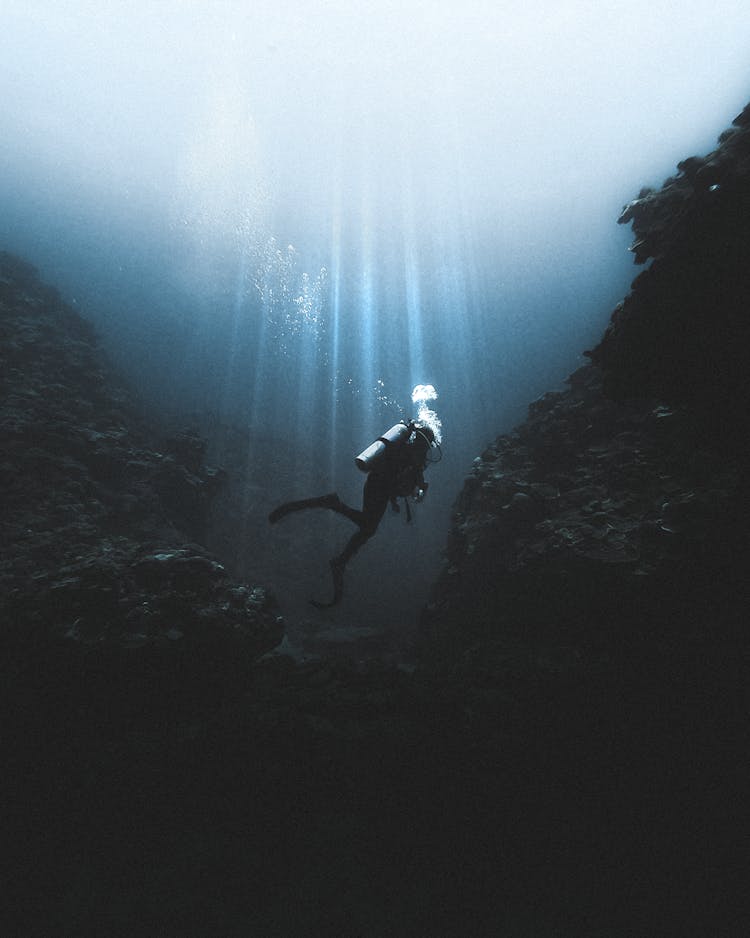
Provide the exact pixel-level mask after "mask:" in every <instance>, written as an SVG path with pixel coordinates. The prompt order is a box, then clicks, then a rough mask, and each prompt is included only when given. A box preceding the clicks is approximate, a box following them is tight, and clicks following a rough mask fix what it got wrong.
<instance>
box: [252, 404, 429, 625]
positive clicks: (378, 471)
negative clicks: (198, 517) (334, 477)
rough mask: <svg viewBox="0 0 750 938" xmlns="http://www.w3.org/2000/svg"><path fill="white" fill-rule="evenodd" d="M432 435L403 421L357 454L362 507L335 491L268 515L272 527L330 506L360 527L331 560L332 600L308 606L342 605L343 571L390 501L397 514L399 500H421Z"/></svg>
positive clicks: (418, 425)
mask: <svg viewBox="0 0 750 938" xmlns="http://www.w3.org/2000/svg"><path fill="white" fill-rule="evenodd" d="M436 445H437V444H436V443H435V434H434V433H433V431H432V430H431V429H430V428H429V427H428V426H423V425H421V424H419V423H415V422H414V421H412V422H411V423H408V424H407V423H405V422H401V423H398V424H396V425H395V426H393V427H391V429H390V430H387V431H386V432H385V433H384V434H383V436H381V437H379V438H378V439H377V440H376V441H375V442H374V443H373V444H372V445H371V446H369V447H368V448H367V449H366V450H364V451H363V452H362V453H360V455H359V456H357V459H356V463H357V466H358V467H359V468H360V469H362V470H363V471H364V472H367V479H366V480H365V486H364V491H363V493H362V509H361V511H360V510H358V509H356V508H350V507H349V506H348V505H346V504H344V502H342V501H341V499H340V498H339V497H338V495H337V494H336V493H335V492H332V493H331V494H330V495H321V496H319V497H317V498H305V499H302V500H301V501H294V502H284V504H283V505H279V506H278V508H274V510H273V511H272V512H271V514H270V515H269V516H268V520H269V521H270V523H271V524H276V522H277V521H281V519H282V518H284V517H286V515H288V514H290V513H291V512H293V511H304V510H305V509H306V508H328V509H330V510H331V511H335V512H336V513H337V514H339V515H343V516H344V517H345V518H348V519H349V520H350V521H353V522H354V524H356V525H357V527H358V528H359V530H358V531H355V533H354V534H353V535H352V536H351V537H350V538H349V541H348V543H347V545H346V547H344V550H343V551H342V552H341V553H340V554H339V555H338V557H334V558H333V559H332V560H331V561H330V566H331V574H332V576H333V599H332V600H331V602H329V603H321V602H316V601H315V600H314V599H311V600H310V602H311V603H312V604H313V606H316V607H317V608H318V609H328V608H330V607H331V606H335V605H336V604H337V603H339V602H340V601H341V597H342V596H343V592H344V568H345V567H346V565H347V563H348V562H349V561H350V560H351V558H352V557H353V556H354V555H355V554H356V553H357V551H358V550H359V549H360V547H362V545H363V544H364V543H365V542H366V541H368V540H369V539H370V538H371V537H372V536H373V534H374V533H375V532H376V531H377V529H378V525H379V524H380V521H381V519H382V517H383V515H384V514H385V510H386V508H387V507H388V503H389V502H390V504H391V507H392V508H393V510H394V511H396V512H398V511H400V508H399V505H398V502H397V499H398V498H404V499H407V498H409V497H412V498H415V499H416V500H417V501H421V500H422V498H423V497H424V494H425V492H426V491H427V488H428V483H427V482H425V480H424V470H425V467H426V465H427V462H428V460H427V455H428V453H429V451H430V449H431V448H432V447H433V446H436ZM406 520H407V521H411V510H410V508H409V503H408V501H406Z"/></svg>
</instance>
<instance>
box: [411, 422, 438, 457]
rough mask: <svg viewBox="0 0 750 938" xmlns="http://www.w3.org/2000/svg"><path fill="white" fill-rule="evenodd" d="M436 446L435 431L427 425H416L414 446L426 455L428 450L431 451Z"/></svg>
mask: <svg viewBox="0 0 750 938" xmlns="http://www.w3.org/2000/svg"><path fill="white" fill-rule="evenodd" d="M434 444H435V432H434V430H432V428H431V427H428V426H426V425H425V424H421V423H415V424H414V441H413V445H414V446H416V447H418V448H419V449H420V450H422V451H423V452H424V453H427V452H428V450H430V449H431V448H432V446H433V445H434Z"/></svg>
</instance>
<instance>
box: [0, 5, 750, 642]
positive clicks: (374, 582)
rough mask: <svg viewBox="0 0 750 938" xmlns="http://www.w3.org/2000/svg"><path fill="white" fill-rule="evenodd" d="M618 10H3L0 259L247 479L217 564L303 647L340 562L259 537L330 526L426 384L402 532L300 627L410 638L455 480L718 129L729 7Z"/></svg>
mask: <svg viewBox="0 0 750 938" xmlns="http://www.w3.org/2000/svg"><path fill="white" fill-rule="evenodd" d="M210 6H211V5H209V7H210ZM605 6H606V5H605ZM636 6H637V5H636ZM643 6H644V10H647V11H648V22H649V24H650V25H649V28H648V30H646V29H644V27H643V20H642V19H640V18H639V16H638V15H637V14H638V11H637V10H633V9H632V5H631V6H629V7H628V10H627V12H625V11H624V10H621V9H620V7H619V5H613V9H612V10H610V11H607V10H605V9H604V8H599V7H597V9H596V11H594V10H592V9H591V8H590V7H589V6H588V5H587V4H569V5H565V8H564V9H562V10H557V8H555V12H550V8H549V5H547V4H542V5H541V8H540V9H539V10H528V11H526V12H525V13H524V14H517V15H516V17H515V18H514V17H512V16H510V15H509V14H507V13H506V14H503V15H501V14H500V13H498V12H496V11H495V8H494V6H493V5H486V6H485V5H484V4H477V5H476V7H475V8H474V7H472V8H470V9H469V10H467V11H459V10H452V9H449V8H447V7H446V8H443V7H442V6H440V7H438V8H433V7H432V6H431V7H430V8H429V9H428V8H427V7H426V6H423V5H421V4H418V3H413V4H407V5H406V6H405V7H403V6H399V7H398V9H396V8H395V7H394V8H392V9H391V8H390V7H389V6H388V5H385V6H384V7H383V8H382V9H380V7H378V10H377V11H375V10H372V9H371V8H370V6H369V5H367V6H363V7H362V8H361V9H359V8H357V6H356V5H354V6H350V5H347V6H346V7H342V8H341V9H338V10H336V9H334V8H332V7H329V6H326V7H325V9H323V8H321V10H320V11H313V10H311V9H310V8H309V5H296V4H291V5H287V4H285V5H283V10H282V9H277V8H276V7H275V6H273V5H268V6H267V7H264V6H263V5H261V6H258V5H253V7H252V12H247V10H246V6H245V5H244V4H222V5H221V8H218V7H217V8H215V9H214V8H213V7H211V9H209V8H208V7H207V8H206V9H205V10H204V11H202V12H196V11H195V10H190V11H186V10H185V8H184V7H183V6H182V5H181V4H172V3H166V4H159V5H158V6H154V5H150V4H149V5H144V7H143V9H142V10H141V11H140V12H139V11H137V10H134V9H133V8H132V5H128V6H127V7H126V6H125V5H123V6H122V7H114V8H109V7H108V8H107V9H106V10H100V9H99V8H98V7H96V8H95V7H93V6H92V7H91V9H87V8H86V4H80V3H76V4H69V5H66V4H65V3H63V4H59V5H54V6H52V5H47V6H45V5H42V6H32V7H29V6H28V5H27V4H22V3H16V2H11V3H10V4H9V5H6V9H5V12H4V28H3V34H2V37H0V61H1V62H2V65H0V81H2V85H3V94H2V99H3V105H2V109H0V141H2V143H0V172H1V176H0V241H1V242H2V244H1V245H0V246H2V247H3V248H4V249H7V250H11V251H14V252H15V253H19V254H22V255H24V256H26V257H27V258H28V259H29V260H30V261H31V262H32V263H34V264H35V265H37V266H38V267H39V268H40V269H41V273H42V275H43V276H44V277H45V279H47V280H49V281H51V282H53V283H55V284H56V285H58V286H59V287H60V288H61V290H62V292H63V293H64V295H65V297H66V299H68V301H69V302H71V303H73V304H74V305H75V306H76V307H77V308H78V309H79V310H80V311H81V313H82V314H83V315H84V316H86V317H88V318H90V319H92V320H93V321H94V322H95V324H96V325H97V327H98V329H99V331H100V333H101V336H102V339H103V342H104V345H105V347H106V349H107V351H108V352H109V353H110V355H111V356H112V358H113V359H114V360H115V361H116V363H117V364H118V365H119V366H120V367H121V368H122V369H123V370H124V371H125V373H126V374H127V375H128V377H129V378H130V380H131V381H132V382H133V383H134V384H135V385H136V386H137V387H138V388H139V391H140V392H141V394H142V396H143V398H144V400H145V401H146V402H147V403H148V404H149V406H151V407H153V408H154V409H155V410H156V411H157V412H160V413H163V414H165V415H168V416H170V417H173V418H174V419H177V420H181V419H183V418H184V419H185V420H195V421H197V422H198V423H199V425H200V426H201V429H202V430H203V432H205V433H207V434H208V435H209V436H210V437H211V446H212V454H213V455H214V456H215V458H217V459H218V460H222V459H225V458H226V457H227V456H228V454H229V453H230V451H231V452H232V453H233V454H234V455H235V456H236V455H237V449H238V447H240V448H241V447H242V446H243V445H244V446H245V447H246V453H245V455H244V456H242V458H241V460H240V462H243V463H244V465H245V479H244V481H243V483H242V486H241V489H242V493H241V499H240V502H239V504H240V508H241V510H242V511H245V512H246V517H243V518H242V519H240V520H239V521H237V523H236V525H235V527H231V526H229V528H227V531H226V533H225V543H224V545H223V549H224V550H225V551H226V552H227V553H230V554H233V556H234V561H235V563H236V564H237V565H238V566H240V567H241V568H242V570H241V572H242V573H243V574H244V575H246V576H248V577H253V576H260V577H263V578H265V579H268V580H270V581H271V584H272V585H275V586H276V587H277V588H278V589H279V590H280V591H281V594H282V596H283V597H284V599H283V602H284V603H286V604H287V607H288V608H287V612H290V611H293V612H294V614H295V615H296V616H297V617H298V618H300V617H301V618H302V619H304V620H305V621H307V617H309V613H308V612H307V611H306V610H307V607H306V601H307V598H308V597H309V594H310V592H311V591H317V592H318V593H319V592H320V591H321V590H323V591H325V590H327V589H328V588H329V586H328V583H327V575H328V574H327V559H328V557H329V556H331V555H332V554H333V553H334V552H335V551H336V550H338V549H339V548H340V545H341V544H342V543H343V542H344V540H345V539H346V537H348V535H349V533H350V531H349V530H348V529H347V527H346V522H344V521H343V520H342V519H340V518H339V519H332V518H328V517H323V516H321V515H320V514H317V515H316V517H315V518H314V519H308V520H306V521H305V522H304V523H303V522H301V521H296V520H295V521H290V522H289V523H288V525H287V527H285V528H284V529H283V530H282V529H281V528H279V529H278V531H274V532H269V531H268V530H267V529H266V528H265V527H264V518H265V516H266V515H267V513H268V510H270V508H271V507H273V505H274V504H275V503H276V502H277V501H278V500H280V499H285V498H295V497H305V496H308V495H313V494H322V493H324V492H328V491H333V490H337V491H338V492H339V493H340V495H341V496H342V497H343V498H345V499H346V500H347V501H349V502H351V503H357V502H358V500H359V497H360V494H359V493H360V489H361V485H362V482H363V477H362V476H361V475H360V474H359V473H358V472H357V470H356V469H355V467H354V464H353V457H354V455H356V453H358V452H359V451H360V450H361V449H362V448H363V447H364V446H366V445H367V444H368V443H369V442H370V441H371V440H372V439H373V438H374V437H375V436H377V435H378V434H379V433H381V432H382V431H383V430H384V429H385V428H387V427H388V426H389V425H390V424H391V423H393V422H394V421H395V420H398V419H399V418H401V417H404V416H410V415H411V403H410V392H411V389H412V387H413V386H414V385H415V384H418V383H431V384H433V385H434V386H435V387H436V388H437V391H438V394H439V397H438V400H437V401H436V402H435V409H436V411H437V413H438V415H439V417H440V419H441V420H442V423H443V428H444V443H443V460H442V462H441V463H440V464H439V465H437V466H435V467H433V468H431V469H430V471H429V475H428V478H429V481H430V483H431V488H430V491H429V496H428V498H427V500H426V501H425V502H424V504H422V505H420V506H419V508H418V511H417V513H416V515H417V516H416V520H415V523H414V524H413V525H411V526H407V525H406V524H405V523H404V519H403V517H387V518H386V520H385V521H384V523H383V529H382V531H380V532H379V535H378V537H377V538H376V539H375V540H374V541H373V542H371V543H370V544H368V545H367V546H366V548H365V549H364V551H363V553H362V554H361V555H360V557H359V558H358V559H357V561H356V562H355V563H353V564H352V567H351V570H350V573H349V578H348V584H347V600H346V603H345V605H344V606H343V607H342V609H341V610H339V611H338V612H337V613H335V614H333V616H332V618H331V619H328V620H326V621H325V623H323V624H324V625H326V627H327V626H328V625H330V624H331V623H332V624H333V625H334V626H335V625H336V623H341V622H349V623H351V622H352V621H355V620H356V622H357V623H358V624H368V623H369V624H371V625H372V624H375V625H377V624H383V623H385V622H389V621H390V622H393V621H394V620H396V619H404V618H407V619H408V618H409V617H410V616H413V615H415V614H416V611H417V610H418V609H419V607H420V605H421V604H422V603H423V601H424V598H425V596H426V593H427V588H428V585H429V582H430V580H431V579H432V577H433V576H434V572H435V569H436V567H437V564H438V562H439V555H440V549H441V547H442V544H443V542H444V539H445V535H446V532H447V526H448V518H449V509H450V505H451V503H452V501H453V499H454V498H455V496H456V494H457V492H458V490H459V488H460V485H461V481H462V479H463V477H464V476H465V474H466V473H467V471H468V470H469V468H470V466H471V463H472V460H473V458H474V457H475V456H476V455H477V454H478V453H479V452H481V450H482V449H483V448H484V446H485V445H486V443H487V442H488V441H489V440H491V439H492V438H494V436H496V435H497V433H499V432H501V431H505V430H507V429H509V428H510V427H511V426H512V425H513V424H514V423H515V422H516V421H518V420H519V419H521V418H522V417H523V414H524V412H525V407H526V405H527V404H528V402H529V401H530V400H532V399H534V398H535V397H537V396H538V395H539V394H541V393H542V392H544V391H545V390H547V389H549V388H551V387H555V386H559V385H560V383H561V382H562V381H563V380H564V378H565V376H566V375H567V374H569V373H570V372H571V371H573V370H574V369H575V368H576V367H577V366H578V365H579V364H580V363H581V362H582V361H583V359H582V357H581V352H582V351H583V349H585V348H587V347H589V346H590V345H591V344H592V343H594V342H595V341H596V340H597V339H598V337H599V335H600V333H601V331H602V329H603V328H604V326H605V325H606V322H607V320H608V317H609V314H610V312H611V310H612V308H613V307H614V305H615V303H616V302H617V301H618V300H619V299H620V298H621V297H622V295H623V294H624V293H625V292H626V290H627V287H628V284H629V282H630V279H631V278H632V276H633V273H634V271H633V269H632V266H631V257H630V255H628V253H627V251H626V246H627V244H628V241H629V238H628V234H627V232H625V231H624V230H622V229H618V228H617V226H616V224H615V221H616V218H617V216H618V214H619V210H620V208H621V206H622V204H623V203H624V202H626V201H628V200H629V199H631V198H633V197H635V195H636V194H637V192H638V190H639V188H640V187H641V186H642V185H644V184H652V185H656V184H659V183H660V182H661V181H662V179H663V178H664V177H665V176H666V175H669V174H670V173H671V172H672V171H673V167H674V164H675V163H676V161H677V160H678V159H681V158H683V157H684V156H685V155H686V153H688V152H689V151H690V150H691V149H695V150H696V151H698V152H705V151H706V150H708V149H710V148H711V147H712V145H713V143H714V140H715V138H716V135H717V134H718V133H719V132H720V131H721V130H722V129H723V127H724V126H725V125H726V124H727V123H728V121H729V120H731V117H732V116H733V115H734V114H735V113H736V112H737V111H738V110H739V109H740V108H741V106H742V105H743V103H744V102H745V100H746V99H747V96H748V94H747V91H748V89H747V82H746V80H745V76H744V73H743V71H742V65H743V63H744V60H745V56H746V53H747V50H748V48H750V27H749V26H748V24H747V23H746V22H745V20H746V17H743V15H742V12H743V11H742V5H741V4H739V3H724V4H719V6H720V7H722V8H723V9H722V10H720V11H718V12H717V15H715V16H712V18H711V22H710V23H707V22H706V21H705V18H704V17H703V16H699V15H698V14H699V11H698V9H697V7H698V5H697V4H696V5H695V6H696V10H695V11H694V12H691V10H690V5H688V7H687V9H683V10H682V12H681V16H680V20H679V22H677V21H674V20H673V19H672V18H671V15H670V13H669V11H666V10H659V9H657V10H654V9H653V8H652V6H651V5H649V6H648V7H646V5H645V4H643ZM719 14H722V15H719ZM697 20H699V21H700V33H699V34H700V41H699V40H698V38H697V34H696V22H697ZM654 37H659V38H658V40H657V39H655V38H654ZM718 62H721V63H722V65H721V69H720V70H719V68H718V66H717V63H718ZM657 75H658V82H657V81H656V80H655V76H657ZM243 439H244V441H245V442H244V444H243V443H242V442H241V441H242V440H243ZM238 440H240V442H239V443H238ZM232 538H234V542H233V543H230V542H231V541H232ZM303 609H304V610H305V611H304V612H303ZM337 617H338V618H337ZM316 627H318V628H320V627H321V622H320V621H318V622H317V624H316V622H315V620H310V628H316Z"/></svg>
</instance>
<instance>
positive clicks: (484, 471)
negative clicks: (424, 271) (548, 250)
mask: <svg viewBox="0 0 750 938" xmlns="http://www.w3.org/2000/svg"><path fill="white" fill-rule="evenodd" d="M749 208H750V111H748V110H747V109H746V110H745V111H744V112H743V113H742V114H741V115H740V116H739V117H738V118H737V119H736V120H735V122H734V125H733V127H732V128H731V129H730V130H728V131H727V132H726V133H724V134H722V136H721V138H720V145H719V147H718V149H717V150H716V151H714V152H713V153H711V154H709V155H708V156H707V157H705V158H698V157H691V158H690V159H687V160H685V161H683V162H682V163H680V165H679V175H677V176H676V177H674V178H672V179H668V180H667V181H666V182H665V183H664V186H663V187H662V189H661V190H659V191H651V190H644V191H642V192H641V193H640V195H639V197H638V198H637V199H636V200H635V201H634V202H631V203H630V204H629V205H627V206H626V207H625V209H624V211H623V214H622V216H621V218H620V221H621V222H629V221H632V223H633V229H634V232H635V238H636V240H635V243H634V245H633V248H632V250H633V252H634V254H635V260H636V262H637V263H644V262H646V261H647V260H648V259H649V258H653V260H652V263H651V265H650V266H649V268H648V269H647V270H646V271H645V272H644V273H642V274H641V275H640V276H639V277H638V278H637V279H636V280H635V281H634V282H633V285H632V290H631V293H630V294H629V295H628V296H627V297H626V298H625V300H624V301H623V302H622V303H621V304H620V305H619V306H618V307H617V309H616V310H615V312H614V314H613V316H612V321H611V324H610V326H609V328H608V329H607V331H606V333H605V335H604V337H603V339H602V341H601V343H600V344H599V345H598V346H597V347H596V348H595V349H594V350H593V351H592V352H589V353H587V354H588V355H589V357H590V358H591V364H590V365H587V366H585V367H583V368H581V369H580V370H579V371H577V372H576V373H575V374H573V375H572V376H571V377H570V379H569V381H568V384H569V387H568V388H567V389H566V390H563V391H559V392H552V393H549V394H546V395H545V396H544V397H542V398H541V399H540V400H538V401H536V402H535V403H534V404H532V405H531V407H530V409H529V416H528V419H527V421H526V422H525V423H524V424H522V425H521V426H519V427H518V428H517V429H516V431H515V432H514V433H512V434H509V435H507V436H502V437H500V438H499V439H498V440H497V441H496V442H495V443H494V444H493V445H492V446H490V447H489V448H488V449H487V451H486V452H484V453H483V454H482V455H481V457H479V458H478V459H476V460H475V465H474V467H473V470H472V473H471V475H470V477H469V478H468V479H467V481H466V484H465V486H464V489H463V492H462V493H461V495H460V497H459V499H458V501H457V503H456V510H455V515H454V519H453V526H452V531H451V535H450V541H449V545H448V551H447V565H446V568H445V570H444V572H443V574H442V576H441V577H440V581H439V583H438V585H437V588H436V590H435V592H434V596H433V601H432V604H431V606H430V608H429V609H428V610H427V612H426V614H425V631H426V634H427V635H428V636H429V644H430V645H431V646H433V647H432V651H433V652H434V651H435V647H434V643H435V642H437V643H438V644H442V645H443V646H444V651H445V653H446V654H448V656H449V657H450V656H455V655H456V654H460V653H461V652H462V651H463V652H465V653H467V654H469V655H470V656H473V657H474V658H477V657H478V658H482V657H483V656H486V655H488V654H491V655H492V656H494V657H497V658H498V659H499V660H505V661H507V662H512V661H515V662H516V663H517V662H520V661H533V662H536V664H538V665H541V666H545V665H546V666H547V667H560V668H570V667H586V666H594V665H597V664H602V663H604V662H610V663H612V662H613V661H615V660H618V659H621V658H622V657H623V656H625V657H633V656H635V657H639V658H643V657H648V656H651V655H669V654H673V655H682V654H684V653H686V650H687V649H692V650H693V651H695V649H696V648H697V647H699V646H701V645H706V644H707V645H711V646H713V647H716V644H717V643H718V644H721V643H724V642H728V643H732V642H734V641H736V640H737V639H738V637H740V636H741V634H742V633H744V628H745V626H744V617H745V614H746V611H747V599H748V590H747V586H746V581H747V577H746V573H745V567H746V563H747V558H748V533H747V517H748V514H747V509H748V497H749V495H748V492H749V489H748V485H749V482H750V479H749V477H748V472H747V454H748V414H750V408H749V406H748V405H749V404H750V393H749V392H750V383H749V380H748V366H747V355H748V348H749V347H750V319H748V316H747V310H748V309H749V308H750V211H749V210H748V209H749Z"/></svg>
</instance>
